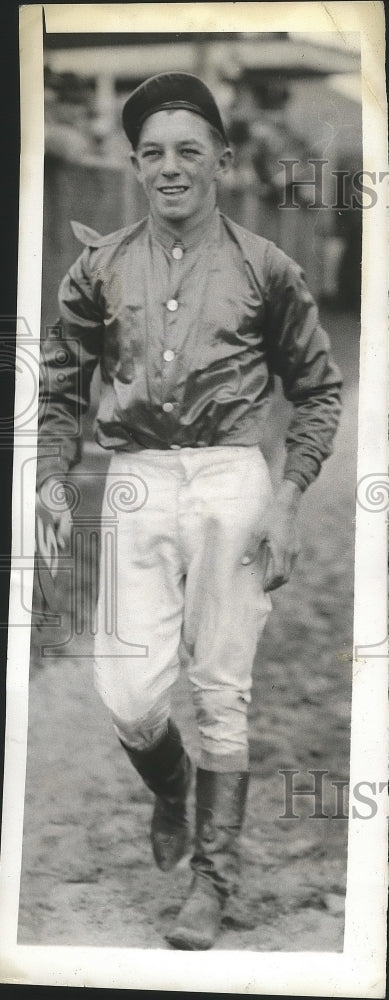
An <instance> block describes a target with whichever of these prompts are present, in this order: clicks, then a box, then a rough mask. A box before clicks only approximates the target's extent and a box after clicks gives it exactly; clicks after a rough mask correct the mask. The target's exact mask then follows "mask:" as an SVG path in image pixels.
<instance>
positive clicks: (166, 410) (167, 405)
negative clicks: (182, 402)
mask: <svg viewBox="0 0 389 1000" xmlns="http://www.w3.org/2000/svg"><path fill="white" fill-rule="evenodd" d="M162 409H163V412H164V413H171V412H172V410H173V403H164V404H163V407H162Z"/></svg>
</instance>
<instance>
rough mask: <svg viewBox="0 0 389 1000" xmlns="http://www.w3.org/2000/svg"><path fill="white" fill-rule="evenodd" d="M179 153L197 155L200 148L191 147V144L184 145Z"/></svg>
mask: <svg viewBox="0 0 389 1000" xmlns="http://www.w3.org/2000/svg"><path fill="white" fill-rule="evenodd" d="M181 153H182V155H183V156H199V155H200V150H199V149H192V147H191V146H184V148H183V149H182V150H181Z"/></svg>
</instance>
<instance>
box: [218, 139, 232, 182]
mask: <svg viewBox="0 0 389 1000" xmlns="http://www.w3.org/2000/svg"><path fill="white" fill-rule="evenodd" d="M231 164H232V150H231V149H230V148H229V146H226V148H225V149H223V151H222V153H220V155H219V158H218V164H217V168H216V176H217V177H218V178H220V177H223V175H224V174H226V173H227V172H228V170H229V169H230V166H231Z"/></svg>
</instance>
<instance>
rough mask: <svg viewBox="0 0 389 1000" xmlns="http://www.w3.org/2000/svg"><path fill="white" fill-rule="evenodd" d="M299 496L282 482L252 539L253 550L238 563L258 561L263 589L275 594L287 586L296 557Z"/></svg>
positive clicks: (294, 488) (297, 490)
mask: <svg viewBox="0 0 389 1000" xmlns="http://www.w3.org/2000/svg"><path fill="white" fill-rule="evenodd" d="M301 496H302V493H301V490H300V488H299V487H298V486H297V484H296V483H293V482H292V481H291V480H288V479H285V480H284V481H283V483H282V486H281V488H280V490H279V493H278V495H277V497H276V498H275V500H274V501H273V503H272V505H271V507H270V508H269V510H268V511H267V514H266V515H265V521H264V525H263V527H262V530H261V531H260V533H259V534H258V535H257V536H256V538H255V542H254V546H253V549H255V551H253V552H250V553H247V554H246V555H245V556H244V557H243V559H242V563H244V564H247V563H250V562H252V561H253V559H254V558H259V559H260V560H261V563H262V565H263V589H264V590H265V591H269V590H276V589H277V587H282V585H283V584H284V583H287V582H288V580H289V578H290V575H291V573H292V570H293V567H294V565H295V562H296V559H297V557H298V554H299V550H300V545H299V538H298V532H297V526H296V521H297V515H298V509H299V504H300V499H301Z"/></svg>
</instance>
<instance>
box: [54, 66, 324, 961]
mask: <svg viewBox="0 0 389 1000" xmlns="http://www.w3.org/2000/svg"><path fill="white" fill-rule="evenodd" d="M123 124H124V129H125V131H126V134H127V136H128V138H129V140H130V141H131V144H132V153H131V160H132V164H133V167H134V169H135V171H136V174H137V176H138V179H139V181H140V183H141V184H142V186H143V188H144V190H145V192H146V194H147V196H148V199H149V203H150V211H149V215H148V217H147V218H146V219H144V220H143V221H142V222H140V223H138V224H137V225H135V226H133V227H131V228H126V229H123V230H121V231H120V232H116V233H112V234H110V235H109V236H99V235H98V234H97V233H94V232H92V231H91V230H87V229H86V228H85V227H81V226H78V227H77V233H78V235H79V237H80V239H81V240H82V242H83V243H84V244H85V248H84V250H83V252H82V254H81V256H80V257H79V258H78V260H77V261H76V263H75V264H74V265H73V266H72V267H71V268H70V271H69V272H68V274H67V275H66V277H65V279H64V281H63V283H62V285H61V289H60V309H61V322H62V327H63V332H64V336H65V340H66V344H65V346H66V351H67V359H65V362H64V358H63V357H62V359H60V358H59V356H58V341H56V340H55V339H50V338H49V339H48V341H47V342H46V344H45V345H44V348H43V360H44V370H45V378H44V380H43V381H44V388H43V391H42V400H43V404H44V405H43V410H42V413H43V416H42V437H41V440H42V444H43V445H45V444H47V440H48V439H49V441H56V442H60V444H61V450H60V455H59V457H58V458H57V459H56V460H55V463H54V461H53V459H48V458H47V457H46V458H45V456H44V448H43V450H42V454H41V457H40V460H39V463H38V489H40V490H41V493H42V495H43V494H44V491H45V488H46V489H47V488H48V487H50V485H52V484H53V483H55V482H57V481H58V480H60V481H61V480H63V478H64V476H66V473H67V471H68V469H69V468H71V466H72V465H73V464H74V463H75V461H76V460H77V457H78V456H77V447H76V442H75V439H74V437H72V436H71V434H70V429H71V427H72V423H73V420H74V416H75V414H76V413H77V408H80V407H81V409H84V410H85V408H86V407H87V405H88V402H89V385H90V381H91V377H92V374H93V371H94V368H95V366H96V365H97V364H98V363H100V366H101V374H102V388H101V399H100V405H99V409H98V413H97V418H96V437H97V440H98V442H99V443H100V444H101V446H102V447H103V448H107V449H111V450H112V452H113V457H112V460H111V464H110V468H109V483H108V480H107V488H106V494H105V499H104V505H103V516H104V513H107V512H108V511H109V506H110V495H109V488H110V486H109V484H110V483H112V481H115V482H122V483H125V482H129V477H130V478H131V477H132V482H133V483H135V482H137V483H138V485H139V484H143V489H144V502H143V503H142V504H138V505H136V504H135V505H133V509H132V508H131V503H129V505H128V507H127V509H126V505H125V504H123V505H122V510H121V512H118V514H117V518H118V523H117V531H118V545H117V553H116V562H117V570H116V572H117V578H118V588H117V607H116V623H117V628H116V632H115V634H114V635H112V634H108V630H106V629H104V627H103V626H102V624H101V622H102V621H103V615H102V614H101V613H100V611H101V609H103V608H104V606H105V603H106V600H107V594H106V593H105V588H106V582H105V579H104V574H102V579H101V584H100V596H99V607H98V613H97V622H98V623H100V624H99V625H98V629H97V635H96V659H95V678H96V685H97V688H98V690H99V692H100V694H101V696H102V698H103V700H104V702H105V703H106V705H107V706H108V708H109V709H110V712H111V715H112V720H113V724H114V727H115V730H116V732H117V735H118V737H119V739H120V741H121V743H122V744H123V747H124V748H125V750H126V752H127V754H128V756H129V758H130V760H131V761H132V763H133V765H134V766H135V768H136V769H137V771H138V772H139V774H140V775H141V776H142V778H143V780H144V782H145V783H146V785H147V786H148V787H149V788H150V789H152V791H153V792H154V793H155V796H156V799H155V807H154V812H153V817H152V829H151V838H152V845H153V851H154V856H155V859H156V862H157V864H158V865H159V866H160V868H162V870H163V871H170V870H171V869H172V868H173V867H174V865H175V864H177V862H178V861H179V859H180V858H181V857H182V856H183V854H184V853H185V852H186V851H187V849H188V845H189V843H190V838H189V831H188V824H187V816H186V806H185V802H186V796H187V792H188V788H189V784H190V774H191V765H190V761H189V758H188V756H187V754H186V752H185V750H184V747H183V744H182V741H181V736H180V733H179V731H178V729H177V727H176V725H175V724H174V722H173V721H172V720H171V719H170V692H171V688H172V685H173V684H174V682H175V681H176V679H177V675H178V670H179V659H178V651H179V646H180V643H181V644H182V646H183V647H185V651H186V656H187V658H188V660H189V667H188V674H189V678H190V681H191V684H192V690H193V699H194V706H195V710H196V717H197V723H198V729H199V736H200V745H201V758H200V764H199V767H198V768H197V774H196V833H195V846H194V852H193V855H192V859H191V866H192V869H193V873H194V874H193V880H192V885H191V888H190V892H189V897H188V900H187V902H186V903H185V905H184V907H183V909H182V911H181V913H180V914H179V916H178V918H177V920H176V922H175V924H174V926H173V927H172V928H171V930H170V931H169V933H168V935H167V939H168V941H169V942H170V943H171V944H173V945H174V946H176V947H180V948H191V949H205V948H209V947H211V946H212V944H213V943H214V941H215V940H216V937H217V934H218V932H219V928H220V924H221V920H222V914H223V908H224V906H225V902H226V900H227V898H228V897H229V896H230V895H231V894H232V893H234V892H235V891H236V889H237V885H238V880H239V848H238V838H239V833H240V830H241V827H242V822H243V818H244V809H245V801H246V796H247V786H248V770H249V760H248V739H247V706H248V703H249V700H250V687H251V672H252V665H253V660H254V655H255V651H256V647H257V643H258V640H259V638H260V635H261V632H262V630H263V627H264V625H265V621H266V618H267V615H268V612H269V610H270V607H271V602H270V597H269V593H268V592H269V591H271V590H272V589H274V588H276V587H279V586H281V585H282V584H284V583H285V582H286V581H287V580H288V579H289V576H290V573H291V570H292V567H293V564H294V561H295V559H296V555H297V541H296V529H295V523H296V515H297V511H298V507H299V502H300V498H301V495H302V492H303V491H304V490H305V489H306V487H307V486H308V485H309V484H310V483H311V482H312V480H314V479H315V477H316V476H317V474H318V473H319V470H320V466H321V463H322V461H323V460H324V459H325V458H326V457H327V456H328V455H329V454H330V452H331V447H332V441H333V437H334V434H335V431H336V427H337V423H338V419H339V414H340V395H339V392H340V386H341V377H340V374H339V371H338V369H337V367H336V366H335V364H334V362H333V361H332V359H331V355H330V348H329V342H328V338H327V336H326V334H325V333H324V331H323V330H322V328H321V326H320V324H319V320H318V315H317V309H316V306H315V304H314V302H313V300H312V297H311V295H310V293H309V292H308V290H307V287H306V285H305V283H304V280H303V277H302V274H301V271H300V269H299V267H298V266H297V265H296V264H295V263H294V262H293V261H291V260H290V259H289V258H288V257H286V256H285V255H284V254H283V253H282V252H281V251H280V250H279V249H277V248H276V247H275V246H274V244H272V243H269V242H268V241H266V240H264V239H262V238H261V237H260V236H256V235H254V234H252V233H250V232H248V231H247V230H244V229H242V228H241V227H239V226H238V225H236V224H235V223H234V222H232V221H231V220H230V219H227V218H225V217H223V216H222V215H220V213H219V212H218V210H217V207H216V188H217V183H218V180H219V178H221V177H222V175H223V174H224V172H225V171H226V170H227V169H228V167H229V164H230V160H231V151H230V149H229V148H228V142H227V138H226V135H225V131H224V127H223V124H222V121H221V118H220V114H219V111H218V108H217V106H216V104H215V102H214V99H213V97H212V95H211V94H210V92H209V90H208V89H207V87H205V86H204V84H203V83H202V82H201V81H200V80H198V79H197V78H196V77H194V76H192V75H190V74H185V73H166V74H162V75H159V76H157V77H153V78H152V79H149V80H147V81H146V82H145V83H144V84H142V86H141V87H139V88H138V89H137V90H136V91H135V92H134V93H133V94H132V95H131V97H130V98H129V100H128V101H127V103H126V105H125V107H124V111H123ZM59 353H61V352H59ZM62 353H63V352H62ZM65 353H66V352H65ZM275 373H277V374H279V375H280V376H281V379H282V383H283V388H284V392H285V395H286V397H287V399H288V400H290V401H292V403H293V416H292V420H291V423H290V426H289V429H288V433H287V437H286V448H287V458H286V464H285V470H284V479H283V482H282V484H281V487H280V489H279V492H278V494H277V496H276V497H273V493H272V487H271V483H270V478H269V472H268V469H267V465H266V462H265V460H264V458H263V455H262V453H261V440H262V435H263V432H264V428H265V425H266V421H267V416H268V410H269V404H270V399H271V395H272V389H273V377H274V374H275ZM48 476H49V482H48V483H47V482H46V483H45V479H47V477H48ZM112 477H114V480H112ZM69 530H70V519H69V516H68V515H66V514H62V515H61V517H58V518H57V532H58V539H59V542H60V544H64V540H65V538H66V537H67V536H68V534H69ZM118 636H120V640H119V639H118ZM123 641H124V642H128V643H132V644H138V645H139V646H141V647H143V646H147V651H148V655H147V656H146V657H145V656H141V655H139V656H137V655H136V651H135V655H134V649H133V648H132V650H131V655H129V656H125V655H123V650H125V647H124V646H123Z"/></svg>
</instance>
